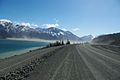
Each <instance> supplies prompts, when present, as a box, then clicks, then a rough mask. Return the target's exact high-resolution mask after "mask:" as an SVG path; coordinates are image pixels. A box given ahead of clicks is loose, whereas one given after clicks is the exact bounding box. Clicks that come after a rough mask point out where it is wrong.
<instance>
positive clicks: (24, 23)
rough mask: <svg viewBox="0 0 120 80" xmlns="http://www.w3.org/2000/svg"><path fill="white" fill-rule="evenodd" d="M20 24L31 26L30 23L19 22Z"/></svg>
mask: <svg viewBox="0 0 120 80" xmlns="http://www.w3.org/2000/svg"><path fill="white" fill-rule="evenodd" d="M21 25H23V26H31V25H30V23H24V22H23V23H21Z"/></svg>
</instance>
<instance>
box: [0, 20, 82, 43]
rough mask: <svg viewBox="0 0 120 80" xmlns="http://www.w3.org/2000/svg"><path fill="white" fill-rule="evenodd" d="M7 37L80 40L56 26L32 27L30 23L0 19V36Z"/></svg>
mask: <svg viewBox="0 0 120 80" xmlns="http://www.w3.org/2000/svg"><path fill="white" fill-rule="evenodd" d="M8 37H10V38H11V37H14V38H39V39H46V40H66V39H69V40H73V41H79V40H80V38H79V37H78V36H76V35H74V34H73V33H71V32H69V31H63V30H61V29H58V28H54V27H51V28H39V27H38V28H33V27H32V26H30V25H22V24H17V25H16V24H14V23H12V22H11V21H9V20H0V38H8Z"/></svg>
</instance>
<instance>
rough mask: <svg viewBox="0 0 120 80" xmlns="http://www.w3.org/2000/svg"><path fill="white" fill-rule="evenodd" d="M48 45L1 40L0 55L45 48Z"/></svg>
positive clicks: (45, 43) (44, 43)
mask: <svg viewBox="0 0 120 80" xmlns="http://www.w3.org/2000/svg"><path fill="white" fill-rule="evenodd" d="M47 44H48V43H47V42H35V41H23V40H7V39H0V54H3V53H6V52H12V51H18V50H24V49H28V48H34V47H43V46H46V45H47Z"/></svg>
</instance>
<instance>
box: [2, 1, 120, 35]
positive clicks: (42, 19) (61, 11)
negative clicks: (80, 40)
mask: <svg viewBox="0 0 120 80" xmlns="http://www.w3.org/2000/svg"><path fill="white" fill-rule="evenodd" d="M0 18H1V19H10V20H11V21H13V22H20V23H21V22H29V23H31V24H37V25H39V26H40V27H42V25H43V24H56V22H57V24H58V25H59V26H58V25H57V27H58V28H60V29H66V30H69V31H71V32H73V33H75V34H76V35H78V36H84V35H89V34H92V35H93V36H97V35H100V34H106V33H113V32H120V0H0Z"/></svg>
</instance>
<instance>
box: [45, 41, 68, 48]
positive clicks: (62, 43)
mask: <svg viewBox="0 0 120 80" xmlns="http://www.w3.org/2000/svg"><path fill="white" fill-rule="evenodd" d="M68 44H70V40H67V42H66V43H65V42H64V41H63V40H60V41H56V42H55V43H49V44H48V45H47V46H46V47H47V48H48V47H54V46H61V45H68Z"/></svg>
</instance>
